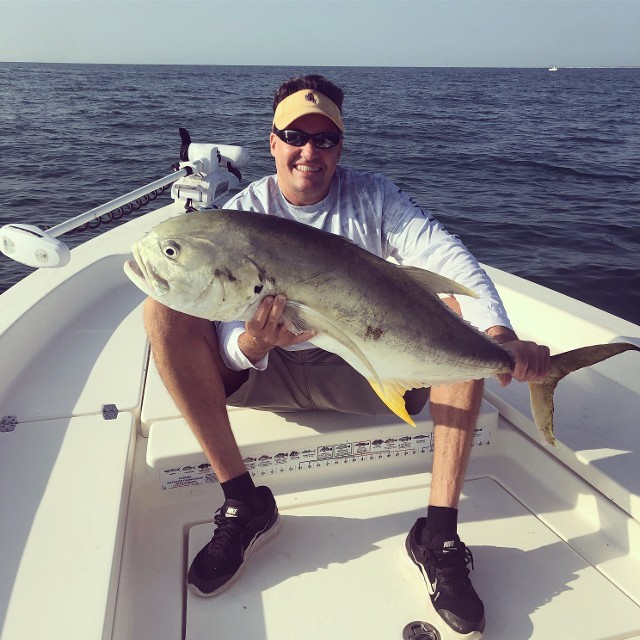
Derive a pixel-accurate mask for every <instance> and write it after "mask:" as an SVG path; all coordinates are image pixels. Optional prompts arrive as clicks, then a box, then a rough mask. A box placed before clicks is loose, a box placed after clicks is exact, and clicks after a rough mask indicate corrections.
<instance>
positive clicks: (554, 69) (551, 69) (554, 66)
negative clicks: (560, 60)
mask: <svg viewBox="0 0 640 640" xmlns="http://www.w3.org/2000/svg"><path fill="white" fill-rule="evenodd" d="M557 70H558V67H556V65H555V64H554V65H553V67H549V71H557Z"/></svg>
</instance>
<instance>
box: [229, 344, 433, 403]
mask: <svg viewBox="0 0 640 640" xmlns="http://www.w3.org/2000/svg"><path fill="white" fill-rule="evenodd" d="M404 398H405V404H406V407H407V411H408V413H409V414H410V415H417V414H418V413H420V411H422V409H423V408H424V406H425V405H426V403H427V400H428V399H429V389H412V390H411V391H407V393H405V396H404ZM227 404H228V405H231V406H233V407H251V408H253V409H265V410H268V411H275V412H287V411H305V410H306V411H342V412H344V413H358V414H361V415H374V416H388V415H391V410H390V409H389V408H388V407H387V406H386V405H385V404H384V402H382V400H380V398H379V397H378V396H377V394H376V393H375V392H374V391H373V389H372V388H371V386H370V385H369V383H368V382H367V381H366V379H365V378H364V377H363V376H362V375H360V374H359V373H358V372H357V371H356V370H355V369H353V368H352V367H351V366H350V365H348V364H347V363H346V362H345V361H344V360H343V359H342V358H340V357H339V356H337V355H335V354H333V353H330V352H328V351H324V350H323V349H315V348H314V349H305V350H303V351H286V350H285V349H280V348H278V347H276V348H275V349H273V350H272V351H271V352H270V353H269V366H268V367H267V368H266V369H265V370H264V371H257V370H256V369H249V378H248V380H247V381H246V382H245V383H244V384H243V385H242V386H240V387H239V388H238V389H237V390H236V391H234V393H232V394H231V395H230V396H229V397H228V398H227Z"/></svg>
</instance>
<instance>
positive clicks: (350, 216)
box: [218, 166, 511, 371]
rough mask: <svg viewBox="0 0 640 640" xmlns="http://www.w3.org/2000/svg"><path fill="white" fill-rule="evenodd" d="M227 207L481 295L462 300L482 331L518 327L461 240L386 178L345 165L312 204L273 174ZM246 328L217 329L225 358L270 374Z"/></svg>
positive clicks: (234, 364) (236, 324) (463, 307)
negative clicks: (245, 337) (338, 240)
mask: <svg viewBox="0 0 640 640" xmlns="http://www.w3.org/2000/svg"><path fill="white" fill-rule="evenodd" d="M225 209H237V210H241V211H255V212H259V213H265V214H268V215H275V216H279V217H281V218H288V219H290V220H297V221H298V222H303V223H305V224H308V225H310V226H313V227H316V228H318V229H322V230H323V231H327V232H329V233H335V234H337V235H341V236H345V237H347V238H349V239H350V240H352V241H353V242H355V243H356V244H359V245H360V246H361V247H363V248H364V249H367V251H370V252H371V253H374V254H376V255H377V256H380V257H381V258H384V259H387V260H388V259H393V260H395V261H397V262H398V263H399V264H405V265H412V266H416V267H421V268H423V269H428V270H429V271H434V272H436V273H439V274H441V275H443V276H446V277H447V278H450V279H451V280H454V281H455V282H458V283H460V284H463V285H466V286H467V287H469V288H470V289H471V290H472V291H474V292H475V293H476V294H477V295H478V296H479V297H478V298H470V297H468V296H460V297H459V298H457V300H458V303H459V304H460V308H461V310H462V315H463V317H464V318H465V319H466V320H467V321H468V322H470V323H471V324H472V325H474V326H475V327H476V328H478V329H480V330H481V331H485V330H486V329H488V328H489V327H493V326H502V327H508V328H511V323H510V322H509V318H508V317H507V313H506V311H505V309H504V306H503V304H502V301H501V300H500V296H499V295H498V292H497V291H496V289H495V286H494V285H493V283H492V282H491V280H490V279H489V277H488V276H487V274H486V273H485V271H484V270H483V269H482V268H481V267H480V265H479V264H478V262H477V260H476V259H475V258H474V257H473V256H472V255H471V253H469V251H468V250H467V248H466V247H465V246H464V245H463V244H462V242H461V241H460V240H459V239H458V238H457V237H455V236H452V235H450V234H449V233H448V232H447V231H446V230H445V229H444V227H443V226H442V225H441V224H440V223H439V222H438V221H437V220H435V218H433V217H432V216H430V215H429V214H428V213H425V212H424V211H423V210H422V209H421V208H420V207H418V206H417V205H416V204H415V203H414V202H412V201H411V199H410V198H409V197H408V196H407V195H406V194H404V193H403V192H402V191H401V190H400V189H399V188H398V187H397V186H396V185H394V184H393V183H392V182H391V181H390V180H388V179H387V178H385V177H384V176H383V175H381V174H373V173H365V172H360V171H354V170H352V169H346V168H344V167H340V166H338V167H337V168H336V172H335V175H334V176H333V179H332V181H331V186H330V190H329V193H328V195H327V197H326V198H324V200H322V201H320V202H318V203H316V204H313V205H309V206H294V205H292V204H290V203H289V202H288V201H287V200H286V199H285V198H284V196H283V195H282V193H281V191H280V188H279V187H278V182H277V177H276V176H275V175H271V176H267V177H266V178H262V179H261V180H257V181H256V182H253V183H251V184H250V185H249V186H248V187H247V188H246V189H244V190H243V191H241V192H240V193H238V194H237V195H236V196H234V197H233V198H232V199H231V200H230V201H229V202H228V203H227V204H226V205H225ZM244 329H245V326H244V322H242V321H237V322H224V323H220V324H219V325H218V339H219V343H220V353H221V356H222V358H223V360H224V362H225V364H226V365H227V366H229V367H230V368H232V369H234V370H236V371H239V370H242V369H248V368H252V367H254V368H256V369H259V370H264V369H265V368H266V366H267V364H268V355H267V356H265V357H264V358H263V359H262V360H260V361H259V362H258V363H256V364H255V365H254V364H252V363H251V362H250V361H249V360H248V359H247V358H246V356H245V355H244V354H243V353H242V351H241V350H240V347H239V346H238V338H239V336H240V334H241V333H242V332H243V331H244ZM312 347H313V345H312V344H311V343H309V342H303V343H301V344H297V345H293V346H291V347H287V348H288V349H289V350H291V351H298V350H302V349H309V348H312Z"/></svg>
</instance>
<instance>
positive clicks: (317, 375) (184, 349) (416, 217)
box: [145, 75, 550, 640]
mask: <svg viewBox="0 0 640 640" xmlns="http://www.w3.org/2000/svg"><path fill="white" fill-rule="evenodd" d="M342 100H343V93H342V90H341V89H339V88H338V87H337V86H336V85H334V84H333V83H331V82H329V81H328V80H327V79H325V78H324V77H322V76H315V75H314V76H304V77H301V78H293V79H291V80H288V81H287V82H285V83H283V84H282V85H281V86H280V88H279V89H278V90H277V92H276V96H275V99H274V117H273V125H272V131H271V134H270V149H271V154H272V156H273V157H274V159H275V166H276V173H275V175H271V176H267V177H265V178H262V179H261V180H258V181H256V182H254V183H252V184H250V185H249V186H248V187H247V188H246V189H244V190H243V191H242V192H241V193H239V194H238V195H237V196H235V197H234V198H233V199H232V200H231V201H230V202H229V203H227V208H230V209H239V210H243V211H255V212H260V213H264V214H267V215H275V216H280V217H284V218H289V219H293V220H297V221H299V222H302V223H304V224H308V225H312V226H314V227H317V228H319V229H322V230H324V231H327V232H330V233H335V234H339V235H342V236H345V237H347V238H349V239H350V240H352V241H353V242H355V243H357V244H359V245H360V246H361V247H364V248H365V249H367V250H368V251H370V252H372V253H374V254H376V255H378V256H381V257H383V258H385V259H389V258H393V259H395V260H396V261H397V262H399V263H400V264H408V265H414V266H418V267H422V268H425V269H429V270H431V271H435V272H438V273H441V274H442V275H445V276H447V277H448V278H451V279H452V280H456V281H457V282H459V283H461V284H464V285H466V286H467V287H469V288H471V289H472V290H473V291H475V292H476V293H477V294H478V296H479V298H478V299H477V300H475V299H469V300H464V301H463V300H462V299H461V300H460V302H459V303H458V301H456V300H454V299H453V298H451V299H449V300H448V304H449V305H450V306H451V307H452V308H453V309H454V310H455V311H456V312H458V313H462V315H463V316H464V317H465V318H466V319H467V320H468V321H469V322H471V323H472V324H474V325H475V326H476V327H477V328H478V329H480V330H481V331H486V332H487V333H488V334H489V335H490V336H491V337H493V338H494V339H495V340H497V341H499V342H501V343H502V344H504V345H505V346H506V347H507V348H508V349H509V350H510V351H511V352H512V354H513V355H514V359H515V361H516V366H515V369H514V377H516V378H517V379H519V380H534V379H540V378H541V377H543V376H544V375H545V374H546V373H547V371H548V370H549V368H550V362H549V350H548V349H547V348H546V347H540V346H538V345H536V344H534V343H530V342H522V341H520V340H518V338H517V336H516V335H515V333H514V332H513V330H512V329H511V326H510V324H509V320H508V318H507V314H506V312H505V310H504V308H503V306H502V303H501V301H500V298H499V297H498V294H497V292H496V290H495V287H494V286H493V284H492V283H491V281H490V280H489V278H488V277H487V275H486V273H485V272H484V271H483V270H482V269H481V268H480V266H479V265H478V263H477V261H476V260H475V259H474V258H473V256H472V255H471V254H470V253H469V252H468V251H467V249H466V248H465V247H464V245H463V244H462V243H461V242H460V241H459V240H458V239H456V238H454V237H452V236H450V235H449V234H448V233H447V232H446V231H445V230H444V229H443V227H442V226H441V225H440V224H439V223H438V222H437V221H436V220H435V219H433V218H432V217H431V216H430V215H428V214H427V213H425V212H424V211H422V209H420V208H419V207H417V206H416V205H415V204H413V203H412V201H411V200H410V199H409V198H408V197H407V196H406V195H405V194H403V193H402V191H401V190H400V189H398V187H397V186H395V185H394V184H393V183H392V182H390V181H389V180H388V179H386V178H385V177H384V176H382V175H380V174H371V173H365V172H360V171H354V170H352V169H346V168H344V167H341V166H339V165H338V162H339V160H340V154H341V152H342V144H343V135H344V131H345V127H344V124H343V120H342ZM285 305H286V298H285V297H284V296H283V295H278V296H276V297H273V296H268V297H266V298H265V299H264V300H263V301H262V303H261V305H260V307H259V309H258V311H257V312H256V315H255V316H254V318H253V319H252V320H250V321H248V322H246V323H245V322H231V323H219V324H217V325H215V326H214V325H212V324H211V323H209V322H208V321H206V320H202V319H200V318H193V317H190V316H185V315H183V314H180V313H178V312H176V311H172V310H171V309H168V308H167V307H164V306H163V305H161V304H159V303H157V302H155V301H153V300H152V299H149V300H147V302H146V304H145V323H146V328H147V332H148V334H149V338H150V342H151V347H152V349H153V352H154V356H155V361H156V364H157V366H158V370H159V372H160V375H161V376H162V379H163V381H164V383H165V385H166V386H167V389H168V390H169V392H170V393H171V395H172V397H173V399H174V400H175V402H176V404H177V406H178V408H179V409H180V411H181V412H182V414H183V416H184V417H185V419H186V420H187V422H188V423H189V426H190V427H191V429H192V430H193V432H194V434H195V435H196V437H197V438H198V441H199V442H200V444H201V446H202V448H203V451H204V452H205V454H206V456H207V458H208V459H209V462H210V463H211V465H212V467H213V469H214V471H215V472H216V474H217V476H218V478H219V480H220V483H221V487H222V490H223V492H224V496H225V502H224V504H223V505H222V506H221V507H220V509H218V511H217V513H216V515H215V517H214V522H215V524H216V528H215V530H214V532H213V537H212V539H211V541H210V542H209V543H208V544H207V545H206V546H205V547H204V548H203V549H202V550H201V551H200V552H199V553H198V554H197V556H196V557H195V559H194V561H193V563H192V565H191V567H190V569H189V573H188V577H187V584H188V586H189V589H190V590H191V591H193V592H194V593H196V594H198V595H201V596H213V595H216V594H218V593H220V592H221V591H223V590H224V589H226V588H228V587H229V586H230V585H231V583H232V582H233V580H234V579H235V578H236V577H237V576H238V574H239V571H240V569H241V568H242V566H243V564H244V562H245V561H246V560H247V558H248V557H249V556H250V554H251V553H252V552H253V551H255V550H256V549H257V548H258V547H259V546H260V545H262V544H263V543H264V542H266V541H267V540H268V539H269V538H270V537H271V536H272V535H273V534H274V533H275V531H276V529H277V524H278V509H277V507H276V503H275V499H274V497H273V494H272V492H271V491H270V489H269V488H268V487H265V486H260V487H255V486H254V483H253V480H252V478H251V476H250V474H249V473H248V472H247V470H246V468H245V466H244V462H243V459H242V456H241V454H240V451H239V450H238V446H237V444H236V442H235V439H234V436H233V433H232V431H231V427H230V424H229V418H228V415H227V410H226V406H227V405H234V406H243V407H255V408H260V409H266V410H272V411H300V410H335V411H342V412H346V413H356V414H365V415H389V413H390V411H389V409H388V408H387V407H386V406H385V405H384V404H383V402H382V401H381V400H380V399H379V398H378V396H377V395H376V394H375V393H374V392H373V390H372V389H371V386H370V385H369V383H368V382H367V381H366V380H365V379H364V377H363V376H361V375H360V374H359V373H357V372H356V371H354V370H353V369H352V368H351V367H350V366H349V365H347V364H346V363H345V362H344V361H343V360H341V359H340V358H339V357H338V356H336V355H334V354H332V353H328V352H326V351H322V350H321V349H318V348H316V347H314V345H313V344H311V343H310V342H308V340H309V339H311V338H312V337H313V334H310V333H308V334H300V335H293V334H292V333H290V332H289V331H288V330H287V329H286V327H285V325H284V324H282V323H281V322H280V320H281V316H282V313H283V311H284V308H285ZM509 381H510V379H507V378H504V379H503V384H508V382H509ZM482 390H483V385H482V382H481V381H471V382H466V383H462V384H456V385H441V386H439V387H435V388H433V389H431V391H430V394H429V392H428V390H424V389H418V390H412V391H408V392H407V393H406V394H405V396H404V399H405V404H406V407H407V411H408V412H409V413H410V414H414V415H415V414H416V413H419V412H420V411H421V410H422V409H423V407H424V406H425V404H426V402H427V399H429V401H430V409H431V416H432V418H433V420H434V423H435V448H434V459H433V468H432V481H431V487H430V493H429V505H428V509H427V510H426V514H425V515H426V517H421V518H418V519H417V521H416V522H415V523H414V524H413V527H412V528H411V530H410V531H409V534H408V536H407V539H406V544H405V546H406V552H407V554H408V556H409V558H410V559H411V561H412V562H413V563H414V565H415V567H416V570H417V571H419V572H420V573H421V575H422V577H423V578H424V581H425V586H426V588H427V593H428V602H429V603H432V605H433V608H434V610H435V611H437V613H438V614H439V615H440V616H441V617H442V619H443V620H444V621H445V622H446V623H447V624H448V625H449V626H450V627H451V628H452V629H453V630H454V631H455V632H456V633H457V634H459V635H458V637H461V638H466V639H468V640H477V639H478V638H480V637H481V635H482V631H483V629H484V607H483V604H482V601H481V600H480V598H479V597H478V595H477V594H476V592H475V590H474V588H473V586H472V584H471V581H470V580H469V569H468V564H469V563H470V561H471V552H470V551H469V550H468V549H467V547H466V546H465V545H464V543H463V542H462V541H461V540H460V538H459V536H458V533H457V519H458V511H457V508H458V501H459V498H460V492H461V489H462V484H463V481H464V475H465V471H466V468H467V462H468V458H469V452H470V449H471V443H472V441H473V434H474V427H475V424H476V419H477V416H478V412H479V407H480V402H481V399H482ZM407 524H409V523H407ZM363 526H366V523H363ZM309 552H310V553H312V552H313V550H312V549H310V550H309Z"/></svg>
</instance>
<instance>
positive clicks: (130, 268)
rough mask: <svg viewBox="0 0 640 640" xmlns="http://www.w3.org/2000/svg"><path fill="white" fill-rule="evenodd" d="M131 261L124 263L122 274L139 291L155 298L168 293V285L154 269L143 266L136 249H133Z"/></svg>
mask: <svg viewBox="0 0 640 640" xmlns="http://www.w3.org/2000/svg"><path fill="white" fill-rule="evenodd" d="M133 257H134V259H133V260H127V261H126V262H125V263H124V272H125V274H126V275H127V277H128V278H129V280H131V281H132V282H133V284H135V285H136V286H137V287H138V288H139V289H141V290H142V291H144V293H146V294H147V295H148V296H151V297H153V298H156V297H158V296H164V295H166V294H167V293H169V283H168V282H167V281H166V280H165V279H164V278H163V277H162V276H160V275H159V274H158V273H157V272H156V271H154V269H152V268H151V267H149V266H148V265H145V263H144V261H143V260H142V258H141V257H140V254H139V253H138V251H137V249H136V248H135V247H134V248H133Z"/></svg>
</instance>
